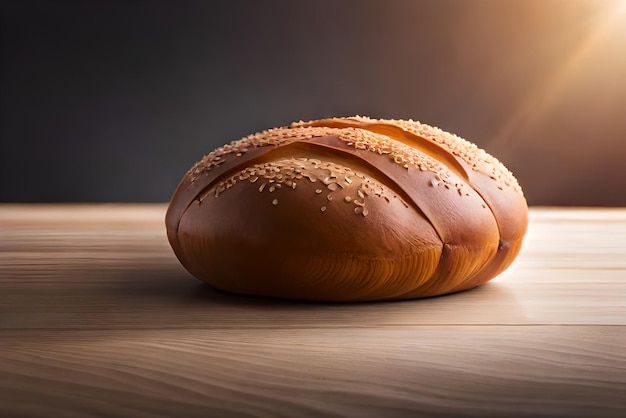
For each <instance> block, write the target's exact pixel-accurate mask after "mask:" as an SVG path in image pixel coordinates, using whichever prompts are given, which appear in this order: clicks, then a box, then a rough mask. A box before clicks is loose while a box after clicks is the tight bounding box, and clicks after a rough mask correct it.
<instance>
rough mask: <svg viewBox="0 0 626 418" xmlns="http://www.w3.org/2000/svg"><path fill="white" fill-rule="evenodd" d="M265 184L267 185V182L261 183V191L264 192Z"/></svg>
mask: <svg viewBox="0 0 626 418" xmlns="http://www.w3.org/2000/svg"><path fill="white" fill-rule="evenodd" d="M265 185H266V183H263V184H262V185H261V187H259V191H260V192H262V191H263V189H265Z"/></svg>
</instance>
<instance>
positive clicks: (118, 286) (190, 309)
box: [0, 205, 626, 329]
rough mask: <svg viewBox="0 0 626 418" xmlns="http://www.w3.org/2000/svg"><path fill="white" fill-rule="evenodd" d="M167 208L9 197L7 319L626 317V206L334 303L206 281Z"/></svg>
mask: <svg viewBox="0 0 626 418" xmlns="http://www.w3.org/2000/svg"><path fill="white" fill-rule="evenodd" d="M164 210H165V207H164V206H163V205H133V206H123V205H122V206H104V207H99V206H87V207H83V206H75V207H68V208H64V207H63V206H61V207H59V206H52V207H46V206H43V207H39V206H37V207H35V208H32V207H28V206H27V207H21V206H11V207H0V233H1V236H2V240H1V241H0V242H1V244H0V245H1V247H0V314H1V315H0V329H47V328H49V329H109V328H111V327H116V328H120V329H123V328H133V329H136V328H145V327H147V326H150V327H154V328H181V327H184V328H194V327H214V328H233V327H241V326H245V327H268V326H270V327H275V326H278V325H280V326H285V327H302V326H307V327H320V326H321V327H331V326H334V327H351V326H362V325H387V324H388V325H420V324H448V325H450V324H474V325H476V324H484V325H489V324H496V325H498V324H499V325H505V324H510V325H516V324H517V325H519V324H570V325H573V324H604V325H625V324H626V296H625V295H626V280H625V277H626V246H624V245H623V241H625V240H623V239H620V236H626V234H625V235H622V234H621V230H620V228H625V227H626V215H625V213H626V211H616V210H609V211H599V210H580V211H563V213H564V215H563V216H564V219H566V221H555V220H554V219H555V218H556V219H560V218H558V215H557V213H559V212H555V211H554V210H533V211H532V212H531V226H530V229H529V232H528V238H527V240H526V242H525V246H524V249H523V251H522V254H521V255H520V257H519V259H518V260H517V261H516V262H515V263H514V265H513V266H512V267H511V268H510V269H509V270H507V271H506V272H505V273H504V274H502V275H501V276H500V277H499V278H497V279H496V280H494V281H493V282H492V283H490V284H488V285H486V286H483V287H481V288H478V289H475V290H473V291H470V292H466V293H461V294H457V295H450V296H444V297H440V298H432V299H427V300H420V301H407V302H398V303H392V304H357V305H332V304H311V303H308V304H300V303H289V302H277V301H268V300H261V299H252V298H241V297H237V296H233V295H226V294H223V293H220V292H216V291H214V290H212V289H210V288H209V287H208V286H204V285H202V284H201V283H200V282H199V281H197V280H195V279H194V278H192V277H191V276H190V275H189V274H188V273H186V272H185V271H184V269H183V268H182V267H181V266H180V264H179V263H178V261H177V260H176V258H175V257H174V255H173V253H172V251H171V249H170V248H169V245H168V243H167V240H166V238H165V232H164V227H163V214H164ZM576 214H578V215H577V216H578V217H576V216H574V215H576ZM607 219H608V220H607ZM107 220H108V221H107ZM585 234H587V235H585ZM580 236H582V237H583V238H577V237H580ZM607 243H608V244H607ZM596 246H597V247H596ZM585 248H588V249H589V250H588V251H587V252H585V251H584V249H585ZM598 266H600V267H598Z"/></svg>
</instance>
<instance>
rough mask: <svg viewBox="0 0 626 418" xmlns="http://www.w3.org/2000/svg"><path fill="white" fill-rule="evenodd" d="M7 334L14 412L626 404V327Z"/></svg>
mask: <svg viewBox="0 0 626 418" xmlns="http://www.w3.org/2000/svg"><path fill="white" fill-rule="evenodd" d="M8 335H9V336H10V337H11V338H9V340H10V342H9V344H8V345H7V346H5V348H4V349H3V350H2V351H1V352H0V370H2V373H3V376H4V378H3V379H0V415H3V416H17V415H22V414H25V415H46V416H73V415H76V416H79V415H87V414H93V415H124V416H135V417H136V416H152V415H159V416H174V415H175V416H287V417H292V416H338V415H340V416H368V417H380V416H385V417H395V416H420V415H419V414H427V415H428V416H439V415H440V414H445V415H446V416H481V417H483V416H494V415H498V416H520V415H525V416H531V415H532V416H542V417H548V416H553V417H561V416H572V417H573V416H593V417H600V416H602V417H607V416H624V414H626V397H625V396H624V395H625V394H626V357H625V356H626V353H625V352H624V350H623V343H624V335H623V329H622V327H588V326H587V327H585V326H573V327H554V326H529V327H519V326H518V327H453V326H436V327H397V328H389V327H368V328H367V329H363V328H353V329H350V330H346V329H316V330H314V331H312V330H308V329H304V330H263V329H245V330H183V331H181V330H168V331H164V330H158V331H155V330H143V331H139V332H137V331H124V332H121V331H99V332H97V333H93V332H89V333H81V332H78V333H76V332H71V333H68V332H61V333H58V332H57V333H55V332H52V333H50V332H34V331H32V332H28V333H26V334H24V333H23V332H22V333H16V332H9V333H8Z"/></svg>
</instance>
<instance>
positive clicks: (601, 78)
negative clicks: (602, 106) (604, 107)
mask: <svg viewBox="0 0 626 418" xmlns="http://www.w3.org/2000/svg"><path fill="white" fill-rule="evenodd" d="M589 1H594V0H589ZM604 4H605V6H604V7H602V8H601V9H600V10H599V12H598V13H597V16H590V19H592V25H590V28H589V29H587V36H586V37H585V38H584V39H583V41H581V42H580V43H579V44H578V45H577V46H576V48H575V49H573V50H572V51H571V53H570V54H569V57H567V59H565V60H564V61H563V62H562V63H561V64H560V65H559V66H558V67H556V68H554V70H553V72H551V73H549V74H547V75H546V77H545V78H544V80H543V82H542V83H538V85H537V87H536V88H535V89H533V90H532V91H531V92H529V95H528V96H527V98H526V100H525V101H524V102H522V103H521V104H520V106H519V108H518V110H517V112H515V113H513V114H512V115H511V117H510V118H509V119H508V120H507V121H506V122H505V123H504V125H503V126H502V128H501V129H500V131H499V133H498V134H497V135H496V136H495V137H494V138H493V142H494V143H500V144H504V143H506V142H507V141H508V139H509V138H511V137H512V136H513V135H514V133H515V132H516V131H518V130H519V129H522V128H524V127H527V126H529V125H532V124H535V123H537V122H540V121H541V120H542V119H543V118H545V117H549V114H550V110H551V108H552V107H554V106H555V105H557V104H559V105H561V104H562V103H560V102H559V99H561V98H562V97H563V95H564V92H566V91H567V89H571V88H576V85H575V81H574V80H575V79H576V80H577V81H580V79H581V78H587V79H590V78H593V79H597V80H598V83H603V82H604V83H606V82H608V81H606V78H607V76H610V77H611V79H613V78H615V77H614V75H615V73H616V71H619V70H616V68H620V66H621V67H623V69H624V70H626V59H625V57H626V0H612V1H606V2H604ZM585 24H586V23H585V22H580V25H581V30H583V29H582V28H583V25H585ZM564 29H571V28H564Z"/></svg>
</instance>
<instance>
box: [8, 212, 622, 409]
mask: <svg viewBox="0 0 626 418" xmlns="http://www.w3.org/2000/svg"><path fill="white" fill-rule="evenodd" d="M164 212H165V206H164V205H0V417H21V416H41V417H52V416H62V417H65V416H68V417H72V416H129V417H143V416H181V417H182V416H228V417H231V416H234V417H237V416H285V417H292V416H355V417H365V416H371V417H396V416H554V417H556V416H589V417H605V416H616V417H619V416H621V417H623V416H626V209H548V208H534V209H532V210H531V214H530V215H531V223H530V228H529V232H528V235H527V238H526V241H525V245H524V248H523V250H522V253H521V255H520V257H519V258H518V260H517V261H516V262H515V263H514V264H513V266H512V267H511V268H510V269H509V270H507V271H506V272H505V273H503V274H502V275H501V276H500V277H498V278H497V279H495V280H494V281H492V282H490V283H489V284H487V285H485V286H483V287H480V288H477V289H475V290H472V291H469V292H464V293H459V294H455V295H449V296H442V297H437V298H431V299H424V300H414V301H404V302H390V303H367V304H345V305H341V304H321V303H295V302H284V301H275V300H267V299H255V298H247V297H239V296H235V295H229V294H224V293H221V292H218V291H215V290H213V289H211V288H209V287H208V286H206V285H204V284H202V283H200V282H199V281H197V280H196V279H194V278H193V277H191V276H190V275H189V274H188V273H186V272H185V271H184V269H183V268H182V267H181V266H180V264H179V263H178V261H177V260H176V259H175V257H174V255H173V253H172V251H171V249H170V248H169V245H168V243H167V239H166V238H165V230H164V224H163V216H164Z"/></svg>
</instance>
